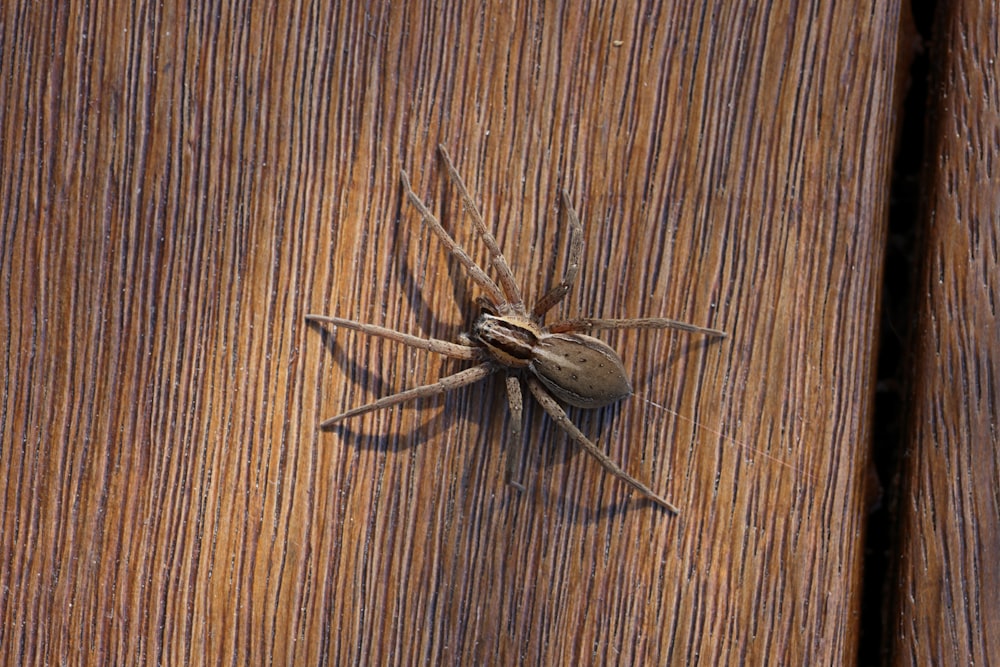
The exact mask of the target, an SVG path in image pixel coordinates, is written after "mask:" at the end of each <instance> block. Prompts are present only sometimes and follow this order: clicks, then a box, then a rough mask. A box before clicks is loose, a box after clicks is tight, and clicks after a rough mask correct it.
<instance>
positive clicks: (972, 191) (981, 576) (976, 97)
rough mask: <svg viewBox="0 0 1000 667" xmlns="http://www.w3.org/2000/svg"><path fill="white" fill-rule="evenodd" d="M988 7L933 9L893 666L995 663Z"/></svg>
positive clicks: (997, 370) (996, 406) (999, 600)
mask: <svg viewBox="0 0 1000 667" xmlns="http://www.w3.org/2000/svg"><path fill="white" fill-rule="evenodd" d="M998 23H1000V9H998V7H997V6H996V3H977V2H955V3H945V4H943V5H941V6H940V11H939V14H938V18H937V21H936V32H935V41H934V46H933V50H932V52H931V57H932V62H934V63H935V64H936V73H935V77H934V80H933V83H934V86H933V88H932V94H931V96H930V110H931V117H932V124H931V127H930V131H929V132H928V141H927V161H926V162H927V164H926V174H925V178H924V189H925V192H926V195H925V196H926V200H927V203H926V208H925V215H926V221H925V228H926V232H925V235H926V239H925V241H924V243H923V247H924V248H925V251H924V252H925V257H924V261H923V267H922V277H921V279H920V282H919V284H918V289H917V291H916V294H917V301H918V304H917V305H918V308H919V319H918V324H917V331H916V334H915V336H914V344H913V357H914V364H913V368H914V370H913V377H914V380H913V391H912V392H911V393H912V395H911V397H910V398H911V400H910V404H911V406H912V408H911V415H910V418H909V419H908V423H909V425H910V428H911V433H910V435H909V437H908V441H907V448H906V460H905V462H906V465H905V467H904V471H903V472H904V474H903V492H902V494H901V496H900V502H899V508H900V511H899V533H900V538H901V539H900V546H899V554H898V562H899V573H898V576H897V578H896V580H895V581H894V586H893V588H894V589H895V593H896V607H895V615H894V617H893V619H892V624H891V626H890V627H891V630H892V631H893V635H892V637H891V643H890V650H891V656H892V661H893V663H895V664H898V665H927V664H936V665H991V664H997V663H998V662H1000V620H998V615H997V611H998V610H1000V558H998V554H1000V432H998V423H1000V367H998V359H1000V326H998V310H1000V176H998V171H1000V44H998V42H997V40H998V35H1000V33H998V30H997V26H998Z"/></svg>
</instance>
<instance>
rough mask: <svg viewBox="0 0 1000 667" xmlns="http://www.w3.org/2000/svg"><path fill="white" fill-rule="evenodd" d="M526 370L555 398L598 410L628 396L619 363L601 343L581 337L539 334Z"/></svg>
mask: <svg viewBox="0 0 1000 667" xmlns="http://www.w3.org/2000/svg"><path fill="white" fill-rule="evenodd" d="M533 353H534V358H533V359H532V361H531V363H530V364H529V366H528V368H529V369H530V370H531V372H532V373H534V374H535V376H536V377H537V378H538V379H539V380H541V381H542V384H544V385H545V386H546V388H547V389H548V390H549V391H551V392H552V393H553V394H555V396H556V398H558V399H560V400H562V401H564V402H566V403H569V404H570V405H574V406H576V407H578V408H598V407H601V406H602V405H608V404H609V403H614V402H616V401H620V400H622V399H623V398H626V397H628V396H629V395H631V394H632V384H631V383H630V382H629V379H628V376H626V375H625V367H624V366H623V365H622V361H621V359H620V358H619V357H618V355H617V354H616V353H615V351H614V350H612V349H611V348H610V347H608V346H607V345H606V344H605V343H604V342H603V341H600V340H598V339H596V338H592V337H590V336H585V335H583V334H564V333H557V334H543V335H542V336H540V337H539V340H538V343H537V344H536V345H535V347H534V349H533Z"/></svg>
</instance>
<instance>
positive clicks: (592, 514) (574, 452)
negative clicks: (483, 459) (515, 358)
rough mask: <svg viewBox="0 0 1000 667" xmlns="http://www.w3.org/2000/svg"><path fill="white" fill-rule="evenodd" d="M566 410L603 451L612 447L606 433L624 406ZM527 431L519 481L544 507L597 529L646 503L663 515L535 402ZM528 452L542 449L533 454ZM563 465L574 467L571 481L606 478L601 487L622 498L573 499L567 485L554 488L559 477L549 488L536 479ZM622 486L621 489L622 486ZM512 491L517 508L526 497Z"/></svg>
mask: <svg viewBox="0 0 1000 667" xmlns="http://www.w3.org/2000/svg"><path fill="white" fill-rule="evenodd" d="M526 399H527V397H526ZM564 407H565V408H566V411H567V415H568V416H569V418H570V420H571V421H572V422H573V423H574V424H576V426H577V428H579V429H580V430H581V431H582V432H583V433H584V434H585V435H586V436H587V437H588V438H590V439H591V441H592V442H594V443H595V444H597V446H598V447H601V448H603V449H607V448H610V444H611V443H610V441H608V440H606V439H605V438H604V436H603V434H605V433H606V432H607V431H609V430H610V431H614V430H615V429H614V422H616V421H617V420H618V419H619V417H620V416H621V412H622V410H623V409H624V406H623V404H622V402H618V403H615V404H612V405H609V406H606V407H603V408H599V409H596V410H587V409H583V408H574V407H569V406H564ZM523 429H524V433H523V435H522V439H521V442H520V443H519V444H520V446H521V447H522V449H521V451H520V452H519V453H518V456H520V458H521V460H520V465H519V468H520V480H519V481H520V482H521V484H523V485H524V486H525V487H526V489H527V490H526V491H525V492H524V493H526V494H532V495H534V494H537V495H538V496H540V497H542V498H544V499H545V504H547V505H550V506H553V507H559V506H562V507H564V508H565V509H566V511H565V515H566V516H568V517H570V521H571V522H572V523H574V524H577V525H593V524H597V523H600V522H601V521H604V520H606V519H612V518H618V517H621V516H624V515H625V514H627V513H628V512H630V511H632V510H636V509H642V508H644V507H646V506H647V505H648V506H650V507H651V508H652V509H654V510H655V511H663V510H662V508H660V507H659V505H657V504H656V502H655V501H653V500H650V499H648V498H646V497H645V496H643V495H642V494H640V493H638V492H636V491H633V490H632V489H630V488H629V487H628V486H627V485H626V484H625V482H623V481H621V480H619V479H618V478H617V477H615V476H614V475H611V474H610V473H608V472H607V471H605V470H604V469H603V468H602V467H601V466H600V464H599V463H598V462H597V461H594V460H593V459H592V458H591V457H590V456H589V455H587V453H586V452H585V451H583V449H582V448H581V447H580V446H578V445H577V444H576V443H575V442H573V440H572V439H571V438H570V437H569V435H568V434H567V433H565V432H564V431H563V430H562V429H561V428H560V427H559V425H558V424H557V423H556V421H555V420H554V419H552V418H551V417H550V416H549V415H548V413H547V412H545V410H544V409H543V408H542V407H541V405H539V404H538V403H537V402H536V401H535V400H533V399H530V400H526V401H525V404H524V427H523ZM612 437H613V436H612ZM529 448H532V449H534V450H537V451H530V450H529ZM623 450H627V447H626V448H623ZM578 459H579V460H578ZM563 465H565V466H570V469H569V471H568V472H567V477H575V476H582V475H587V476H590V475H603V476H605V477H606V478H607V479H606V480H605V481H602V482H600V484H601V485H602V486H603V485H604V484H611V485H612V486H615V487H616V489H620V490H615V491H614V493H615V494H619V497H621V500H616V501H613V502H609V503H604V504H600V505H599V504H598V503H597V501H593V500H590V499H588V498H587V497H582V498H579V499H573V498H571V497H570V496H569V495H568V494H567V493H566V491H568V489H569V486H568V485H567V487H566V489H563V490H560V489H559V488H558V487H557V486H555V485H554V483H555V482H557V481H558V479H559V475H554V476H550V481H549V484H548V485H545V484H542V483H541V482H538V481H536V480H535V479H534V477H536V476H537V475H539V474H541V471H542V470H544V469H547V468H554V467H558V466H563ZM588 478H589V477H588ZM617 485H620V487H618V486H617ZM595 488H596V486H595ZM511 491H512V492H511V493H509V494H508V497H509V498H511V499H513V500H511V501H508V502H510V503H511V504H516V503H517V502H518V500H517V499H518V498H520V497H521V493H518V492H517V491H514V490H513V489H512V490H511Z"/></svg>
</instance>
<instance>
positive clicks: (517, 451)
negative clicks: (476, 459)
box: [504, 375, 524, 491]
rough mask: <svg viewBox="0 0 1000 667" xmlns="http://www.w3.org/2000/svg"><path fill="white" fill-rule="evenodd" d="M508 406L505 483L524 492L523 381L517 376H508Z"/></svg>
mask: <svg viewBox="0 0 1000 667" xmlns="http://www.w3.org/2000/svg"><path fill="white" fill-rule="evenodd" d="M507 405H508V406H509V407H510V433H509V434H508V436H507V452H506V453H507V467H506V468H505V470H504V477H505V481H506V482H507V483H508V484H510V485H511V486H513V487H514V488H515V489H517V490H518V491H524V485H523V484H521V482H519V481H518V480H519V479H520V474H517V476H515V473H520V470H518V469H517V468H518V467H519V466H518V464H519V463H520V462H521V453H522V452H521V450H522V446H521V426H522V418H523V415H524V399H523V398H522V397H521V381H520V380H518V379H517V376H516V375H508V376H507Z"/></svg>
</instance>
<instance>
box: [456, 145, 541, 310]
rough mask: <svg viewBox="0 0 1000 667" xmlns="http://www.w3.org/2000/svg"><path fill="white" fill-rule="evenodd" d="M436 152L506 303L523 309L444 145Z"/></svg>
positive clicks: (510, 276)
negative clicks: (483, 247)
mask: <svg viewBox="0 0 1000 667" xmlns="http://www.w3.org/2000/svg"><path fill="white" fill-rule="evenodd" d="M438 151H440V152H441V157H442V159H444V164H445V166H446V167H447V168H448V174H449V175H450V176H451V180H453V181H454V182H455V186H456V187H457V188H458V191H459V193H460V194H461V195H462V203H463V204H464V205H465V210H466V211H468V212H469V215H470V216H472V222H473V224H474V225H475V227H476V231H477V232H479V236H481V237H482V239H483V243H485V244H486V247H487V248H488V249H489V251H490V261H491V262H492V263H493V266H494V268H496V270H497V273H498V274H499V276H500V286H501V287H503V291H504V294H506V295H507V299H506V301H507V302H508V303H509V304H510V305H512V306H514V308H515V309H521V308H523V307H524V299H523V298H522V297H521V288H519V287H518V286H517V281H516V280H514V274H513V273H512V272H511V270H510V265H509V264H507V260H506V259H504V256H503V253H502V252H500V246H499V245H497V240H496V238H495V237H494V236H493V234H491V233H490V230H488V229H487V228H486V223H485V222H483V216H482V214H481V213H480V212H479V209H478V208H477V207H476V202H474V201H472V195H470V194H469V189H468V188H467V187H465V181H463V180H462V177H461V176H459V174H458V170H456V169H455V165H454V164H452V162H451V157H450V156H449V155H448V150H447V149H446V148H445V147H444V144H438Z"/></svg>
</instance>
